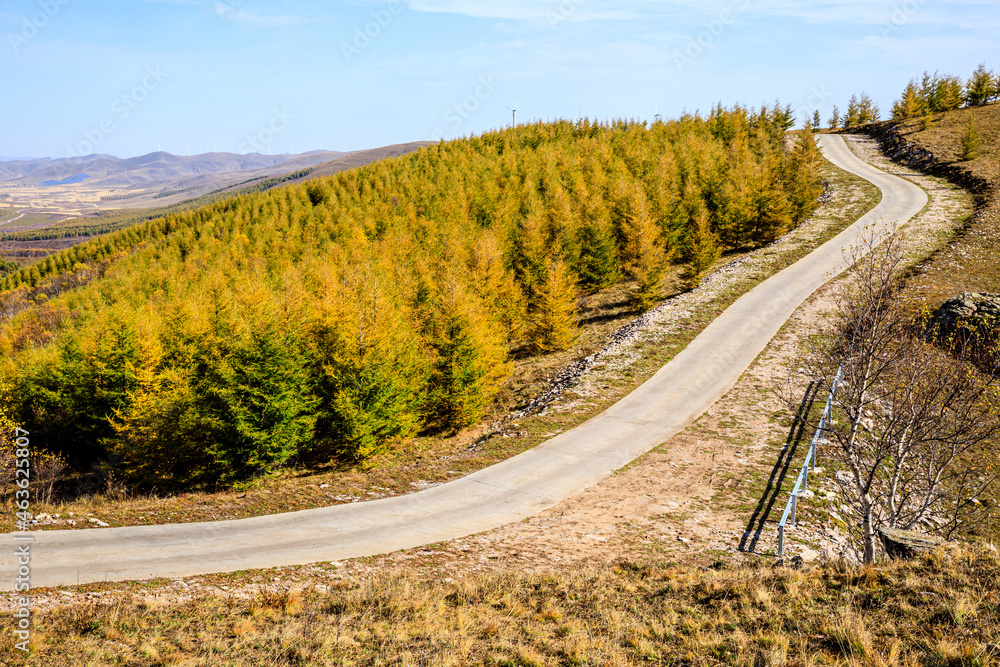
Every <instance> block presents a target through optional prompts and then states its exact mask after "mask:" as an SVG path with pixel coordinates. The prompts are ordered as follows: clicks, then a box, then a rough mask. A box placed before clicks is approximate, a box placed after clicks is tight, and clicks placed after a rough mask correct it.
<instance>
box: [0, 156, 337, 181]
mask: <svg viewBox="0 0 1000 667" xmlns="http://www.w3.org/2000/svg"><path fill="white" fill-rule="evenodd" d="M344 155H346V153H343V152H337V151H313V152H311V153H304V154H301V155H260V154H259V153H251V154H248V155H237V154H235V153H205V154H203V155H192V156H188V157H184V156H179V155H172V154H170V153H164V152H162V151H161V152H157V153H150V154H148V155H142V156H139V157H134V158H128V159H122V158H117V157H114V156H113V155H100V154H95V155H87V156H84V157H72V158H58V159H52V158H40V159H32V160H8V161H7V162H0V183H14V184H18V185H28V186H36V187H37V186H44V185H70V184H74V183H84V184H86V185H93V186H97V187H107V188H136V187H140V188H141V187H149V186H154V187H157V188H164V189H166V188H168V187H169V188H175V187H178V186H186V187H191V186H195V185H200V184H201V183H199V182H198V180H199V177H206V176H208V177H211V176H217V175H219V174H234V173H239V172H257V173H258V174H262V175H266V174H268V173H273V174H274V175H277V174H284V173H289V172H293V171H297V170H299V169H305V168H307V167H312V166H315V165H317V164H322V163H323V162H329V161H330V160H335V159H337V158H339V157H342V156H344ZM255 175H256V174H255ZM186 179H194V181H192V182H183V181H185V180H186ZM205 180H215V179H212V178H209V179H205Z"/></svg>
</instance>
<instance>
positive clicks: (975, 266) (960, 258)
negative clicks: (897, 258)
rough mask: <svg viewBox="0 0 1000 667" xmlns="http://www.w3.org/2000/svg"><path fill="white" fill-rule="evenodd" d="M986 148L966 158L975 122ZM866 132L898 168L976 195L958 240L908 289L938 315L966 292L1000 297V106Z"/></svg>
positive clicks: (917, 272)
mask: <svg viewBox="0 0 1000 667" xmlns="http://www.w3.org/2000/svg"><path fill="white" fill-rule="evenodd" d="M970 120H971V122H972V123H974V125H975V126H976V127H977V128H978V131H979V133H980V136H981V145H980V148H979V151H978V156H977V157H975V158H974V159H968V160H965V159H962V157H961V141H960V140H961V136H962V134H963V132H964V130H965V127H966V126H967V124H968V123H969V122H970ZM853 131H855V132H863V133H865V134H867V135H868V136H870V137H872V138H873V139H874V140H875V141H877V142H878V144H879V146H880V148H881V150H882V151H883V152H884V153H885V154H886V155H887V156H888V157H890V158H891V159H893V160H895V161H896V162H898V163H901V164H905V165H907V166H908V167H910V168H912V169H915V170H917V171H920V172H922V173H925V174H931V175H934V176H937V177H940V178H942V179H944V180H947V181H949V182H950V183H953V184H955V185H957V186H959V187H961V188H963V189H965V190H966V191H968V192H970V193H971V194H972V196H973V202H974V213H973V214H972V215H971V216H969V217H968V218H966V220H965V221H964V225H963V226H962V229H961V230H960V231H959V232H958V234H957V235H956V236H955V238H954V239H953V240H951V241H950V242H949V243H948V244H947V245H946V246H944V247H942V248H940V249H939V250H938V251H937V252H935V253H934V255H933V256H931V257H930V258H928V259H927V260H926V261H924V262H922V263H921V264H920V265H919V266H918V267H916V268H915V269H914V270H913V271H912V272H911V275H910V276H909V277H908V280H907V286H906V290H907V291H908V292H909V294H910V296H911V297H912V298H913V299H914V300H915V301H917V302H922V303H923V304H924V305H925V306H926V307H927V308H928V309H929V310H934V309H936V308H937V307H938V306H940V305H941V304H943V303H944V302H945V301H947V300H949V299H952V298H954V297H956V296H957V295H958V294H960V293H962V292H987V293H997V292H1000V265H998V263H997V261H996V258H997V257H998V256H1000V105H997V104H994V105H991V106H987V107H977V108H974V109H959V110H956V111H950V112H947V113H944V114H937V115H935V116H934V117H933V118H932V119H931V122H930V123H926V124H925V122H924V121H921V120H916V119H914V120H907V121H886V122H882V123H873V124H870V125H866V126H864V127H861V128H855V129H854V130H853Z"/></svg>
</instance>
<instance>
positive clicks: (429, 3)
mask: <svg viewBox="0 0 1000 667" xmlns="http://www.w3.org/2000/svg"><path fill="white" fill-rule="evenodd" d="M406 3H407V5H409V7H410V9H412V10H414V11H418V12H431V13H443V14H461V15H464V16H470V17H473V18H484V19H505V20H510V21H546V20H547V19H548V17H549V16H550V14H551V13H552V12H559V11H560V9H561V8H562V7H564V6H571V7H573V18H574V19H576V20H590V21H597V20H614V19H632V18H636V17H637V16H638V14H637V13H636V12H635V11H634V10H632V9H631V8H630V6H629V5H630V3H627V2H626V3H621V4H614V3H610V2H603V1H601V2H595V1H594V0H501V1H499V2H482V0H406ZM640 4H643V5H645V3H640Z"/></svg>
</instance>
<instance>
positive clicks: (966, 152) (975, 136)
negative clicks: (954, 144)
mask: <svg viewBox="0 0 1000 667" xmlns="http://www.w3.org/2000/svg"><path fill="white" fill-rule="evenodd" d="M965 113H968V114H969V118H968V119H967V120H966V122H965V129H964V130H963V131H962V138H961V140H960V142H961V146H962V150H961V154H962V159H963V160H975V159H976V158H977V157H979V146H980V143H981V142H982V138H981V137H980V136H979V128H978V127H976V121H975V119H974V118H973V117H972V113H971V112H965Z"/></svg>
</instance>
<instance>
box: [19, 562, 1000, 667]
mask: <svg viewBox="0 0 1000 667" xmlns="http://www.w3.org/2000/svg"><path fill="white" fill-rule="evenodd" d="M998 576H1000V560H998V558H997V555H996V553H995V552H992V553H991V552H983V553H980V554H973V553H971V552H960V551H955V552H945V551H942V552H938V553H936V554H934V555H932V556H929V557H926V558H924V559H923V560H920V561H917V562H910V563H905V564H900V563H892V564H888V565H886V566H884V567H881V568H880V569H878V570H872V569H855V568H851V567H847V566H844V565H843V564H839V563H832V564H827V565H824V566H821V567H817V568H815V569H811V570H808V571H797V570H789V569H784V568H778V569H772V568H770V567H755V568H743V569H738V570H728V569H725V568H723V567H721V566H720V569H704V568H702V569H684V568H678V567H675V566H672V565H669V564H661V565H635V564H631V563H619V564H617V565H615V566H605V567H601V568H597V569H590V570H569V571H563V572H558V573H555V574H549V575H526V574H521V573H516V572H512V571H495V572H489V573H485V574H480V575H476V576H475V577H473V578H470V579H467V580H463V581H456V582H451V581H442V580H440V579H432V580H421V579H418V578H416V577H414V576H413V575H412V574H409V573H406V572H396V573H384V574H381V575H378V576H374V577H371V578H368V579H365V580H363V581H359V582H354V581H349V580H341V581H338V582H330V584H331V585H329V586H326V585H324V586H316V587H313V588H310V589H308V590H303V591H300V592H291V591H284V592H274V591H269V590H267V589H261V590H259V591H258V592H257V593H256V594H255V595H254V597H253V598H252V599H245V598H244V599H239V598H234V597H229V596H228V595H227V594H226V593H225V592H224V591H219V592H218V593H213V594H209V595H205V596H201V597H197V598H194V599H191V600H189V601H187V602H184V603H181V604H176V605H168V606H164V605H162V604H159V603H158V602H157V601H156V599H155V598H153V597H150V598H145V599H143V598H142V597H140V596H137V597H134V598H130V597H127V596H120V597H113V598H109V597H108V596H104V597H103V599H95V601H94V602H90V603H86V604H77V605H72V606H67V607H63V608H59V609H55V610H49V611H40V612H39V613H37V614H36V616H35V618H34V620H33V624H32V631H33V638H32V640H31V646H32V647H33V649H34V651H33V653H32V655H31V656H30V657H27V658H25V657H24V656H23V654H20V653H19V652H18V651H16V650H15V649H14V648H13V641H10V640H8V641H6V642H3V644H2V645H0V663H2V664H15V663H16V664H25V665H53V666H54V665H59V666H62V665H186V666H191V667H194V666H196V665H228V666H230V667H241V666H248V665H315V666H322V665H400V666H402V665H414V666H415V665H511V666H515V665H641V664H657V665H665V664H683V665H722V664H726V665H747V666H748V667H749V666H753V665H773V666H782V665H789V666H791V665H802V666H805V665H845V666H846V665H882V666H885V667H892V666H895V665H900V666H903V665H928V666H930V665H955V666H958V665H970V666H971V665H983V666H988V665H996V664H998V659H1000V613H998V612H1000V592H998V587H997V582H998Z"/></svg>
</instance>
